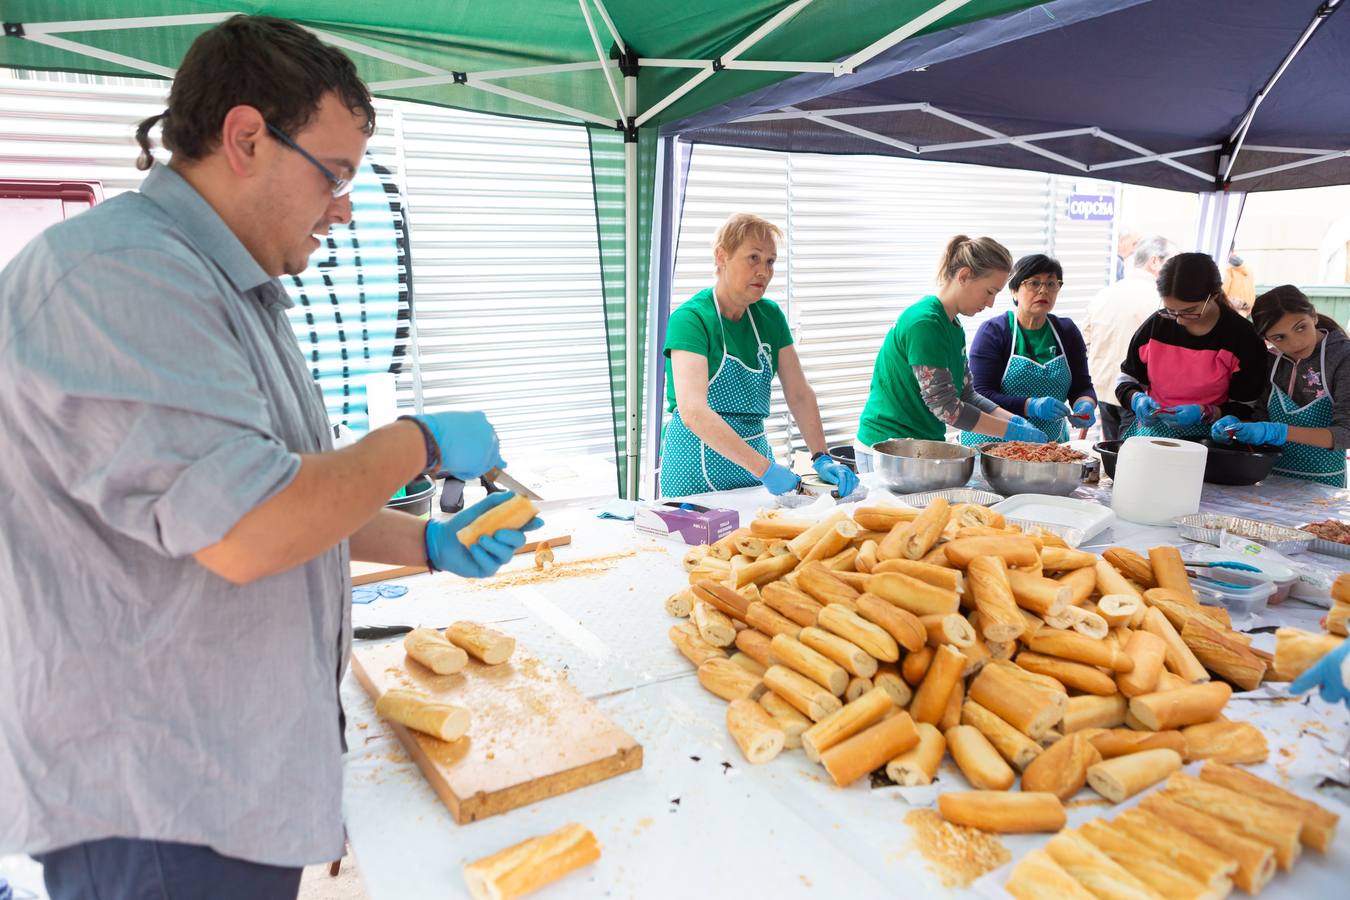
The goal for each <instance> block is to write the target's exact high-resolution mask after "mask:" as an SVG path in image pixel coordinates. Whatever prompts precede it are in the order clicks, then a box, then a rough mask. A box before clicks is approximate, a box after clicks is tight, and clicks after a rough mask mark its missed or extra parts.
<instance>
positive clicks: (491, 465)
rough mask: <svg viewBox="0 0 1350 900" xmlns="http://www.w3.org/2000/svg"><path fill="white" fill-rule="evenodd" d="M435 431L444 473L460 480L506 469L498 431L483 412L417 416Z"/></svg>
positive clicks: (433, 435) (432, 433)
mask: <svg viewBox="0 0 1350 900" xmlns="http://www.w3.org/2000/svg"><path fill="white" fill-rule="evenodd" d="M417 419H418V421H420V422H421V423H422V424H423V425H425V426H427V428H428V429H430V431H431V436H432V438H434V439H435V441H436V446H437V447H439V448H440V451H441V471H443V472H449V473H450V474H451V475H453V476H454V477H456V478H458V479H459V480H460V481H469V480H470V479H473V478H477V477H478V476H479V475H482V474H483V473H484V472H486V471H488V470H489V469H502V468H505V467H506V462H505V461H503V460H502V454H501V446H500V445H499V444H498V442H497V432H496V431H495V430H494V429H493V427H492V424H491V423H490V422H488V420H487V416H485V415H483V414H482V413H481V412H477V411H475V412H438V413H426V414H425V415H421V416H417Z"/></svg>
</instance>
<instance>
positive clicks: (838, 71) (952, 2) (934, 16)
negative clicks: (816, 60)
mask: <svg viewBox="0 0 1350 900" xmlns="http://www.w3.org/2000/svg"><path fill="white" fill-rule="evenodd" d="M969 2H970V0H944V2H942V3H939V4H938V5H937V6H934V7H933V8H932V9H930V10H928V12H926V13H924V14H923V15H921V16H916V17H915V18H914V19H913V20H911V21H909V22H907V23H905V24H904V25H901V26H900V27H899V28H897V29H895V30H894V31H892V32H891V33H890V34H888V35H886V36H885V37H883V38H881V39H880V40H877V41H873V42H872V43H871V44H869V45H868V46H866V47H864V48H863V49H862V50H859V51H858V52H857V53H855V54H853V55H852V56H850V57H848V58H847V59H845V60H844V61H843V62H841V63H839V64H837V65H836V66H835V67H834V74H835V75H836V76H839V75H852V74H853V73H854V72H855V71H856V70H857V68H858V66H861V65H862V64H863V63H865V62H867V61H868V60H870V59H872V58H873V57H875V56H877V55H878V54H881V53H885V52H886V51H887V50H889V49H891V48H892V47H894V46H895V45H896V44H898V43H900V42H901V41H903V40H904V39H905V38H907V37H909V36H910V35H913V34H917V33H918V32H920V31H922V30H923V29H925V28H927V27H928V26H929V25H932V24H933V23H934V22H936V21H937V20H938V19H941V18H942V17H943V16H945V15H947V13H950V12H954V11H956V10H958V9H960V8H961V7H963V6H965V5H966V4H967V3H969Z"/></svg>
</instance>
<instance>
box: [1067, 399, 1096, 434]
mask: <svg viewBox="0 0 1350 900" xmlns="http://www.w3.org/2000/svg"><path fill="white" fill-rule="evenodd" d="M1073 414H1074V415H1075V416H1076V417H1077V418H1074V419H1070V420H1069V424H1070V425H1071V426H1073V427H1074V428H1091V427H1092V426H1093V425H1096V424H1097V404H1095V403H1093V402H1092V401H1091V400H1089V399H1088V398H1086V397H1084V398H1083V399H1082V400H1079V401H1078V402H1077V403H1075V404H1074V405H1073Z"/></svg>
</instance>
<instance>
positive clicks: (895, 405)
mask: <svg viewBox="0 0 1350 900" xmlns="http://www.w3.org/2000/svg"><path fill="white" fill-rule="evenodd" d="M1012 267H1013V261H1012V254H1010V253H1009V252H1008V250H1007V248H1006V247H1004V246H1003V245H1002V244H1000V243H999V242H998V241H996V240H994V239H993V238H987V237H983V238H978V239H975V240H972V239H970V238H968V237H966V236H965V235H964V234H959V235H957V236H956V237H954V238H952V239H951V240H950V241H949V242H948V243H947V249H946V251H945V252H944V253H943V256H942V262H941V264H940V265H939V266H938V273H937V281H938V292H937V295H936V296H928V297H924V298H923V299H922V300H920V301H919V302H918V303H915V304H914V305H912V306H910V307H909V308H908V309H906V310H905V311H904V313H903V314H902V315H901V316H900V318H899V320H897V321H896V323H895V325H894V327H892V328H891V330H890V333H889V334H887V335H886V340H885V341H883V342H882V345H881V350H880V352H879V353H878V354H877V362H876V366H875V367H874V368H873V369H872V392H871V394H869V395H868V397H867V405H866V406H865V407H863V413H862V419H861V421H860V422H859V423H858V442H859V443H860V444H863V445H865V446H868V447H872V446H875V445H877V444H879V443H881V442H882V441H887V440H891V439H892V438H919V439H922V440H929V441H941V440H944V439H945V437H946V433H947V428H948V427H952V428H958V429H960V430H962V431H976V432H979V433H980V434H987V435H990V436H991V437H998V438H1006V439H1007V440H1010V441H1035V442H1037V443H1041V442H1044V441H1045V440H1046V436H1045V432H1043V431H1041V430H1040V429H1038V428H1035V427H1034V426H1032V425H1031V424H1030V423H1028V422H1027V420H1026V419H1023V418H1022V417H1021V416H1017V415H1013V414H1012V413H1010V412H1008V411H1007V410H1005V409H1002V408H1001V407H999V406H998V404H996V403H994V402H993V401H991V400H988V399H986V398H985V397H982V396H980V394H978V393H977V392H976V391H975V389H974V388H973V387H972V386H971V378H970V366H969V365H968V364H967V362H966V332H965V329H963V328H962V327H961V324H960V323H959V322H958V321H957V319H956V317H957V315H963V316H974V315H977V314H978V313H980V312H982V311H984V310H986V309H988V308H989V307H991V306H993V305H994V298H995V297H997V296H998V292H999V291H1001V290H1003V286H1004V285H1005V284H1006V283H1007V281H1008V276H1009V274H1011V272H1012Z"/></svg>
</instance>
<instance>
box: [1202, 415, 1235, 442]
mask: <svg viewBox="0 0 1350 900" xmlns="http://www.w3.org/2000/svg"><path fill="white" fill-rule="evenodd" d="M1241 424H1242V420H1241V419H1239V418H1238V417H1237V416H1224V417H1223V418H1222V419H1220V420H1219V421H1217V422H1215V423H1214V424H1213V425H1211V426H1209V437H1210V440H1213V441H1219V442H1220V443H1224V444H1231V443H1232V442H1233V435H1231V434H1229V433H1228V429H1230V428H1232V429H1233V430H1234V431H1236V430H1237V427H1238V426H1239V425H1241Z"/></svg>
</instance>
